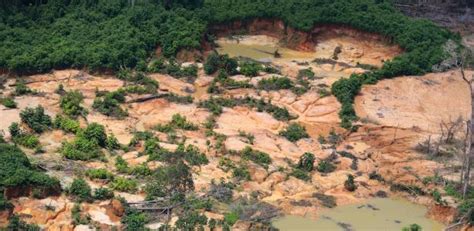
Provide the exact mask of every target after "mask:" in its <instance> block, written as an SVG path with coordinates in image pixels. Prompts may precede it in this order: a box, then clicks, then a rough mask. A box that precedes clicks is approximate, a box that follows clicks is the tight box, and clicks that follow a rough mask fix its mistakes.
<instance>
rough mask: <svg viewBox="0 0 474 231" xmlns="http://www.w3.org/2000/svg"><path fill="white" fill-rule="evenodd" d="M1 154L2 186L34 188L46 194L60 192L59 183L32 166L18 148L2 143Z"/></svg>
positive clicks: (0, 178) (0, 177)
mask: <svg viewBox="0 0 474 231" xmlns="http://www.w3.org/2000/svg"><path fill="white" fill-rule="evenodd" d="M0 153H1V155H0V186H3V187H16V186H34V187H35V188H37V189H39V190H40V191H44V192H58V191H60V189H61V188H60V185H59V181H58V180H57V179H56V178H52V177H50V176H48V175H46V174H44V173H42V172H40V171H39V170H38V169H36V168H35V167H34V166H32V164H31V163H30V161H29V160H28V157H27V156H26V155H25V153H24V152H23V151H22V150H21V149H19V148H18V147H16V146H13V145H9V144H6V143H0ZM0 189H1V187H0ZM0 192H1V190H0Z"/></svg>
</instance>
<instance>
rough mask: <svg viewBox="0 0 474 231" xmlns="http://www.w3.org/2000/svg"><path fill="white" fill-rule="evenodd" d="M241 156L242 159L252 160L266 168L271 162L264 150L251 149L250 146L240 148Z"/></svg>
mask: <svg viewBox="0 0 474 231" xmlns="http://www.w3.org/2000/svg"><path fill="white" fill-rule="evenodd" d="M241 156H242V157H243V158H244V159H248V160H251V161H252V162H254V163H256V164H258V165H261V166H263V167H264V168H267V167H268V165H269V164H271V163H272V159H271V158H270V155H268V154H267V153H264V152H260V151H257V150H253V149H252V148H251V147H249V146H247V147H245V148H244V150H242V154H241Z"/></svg>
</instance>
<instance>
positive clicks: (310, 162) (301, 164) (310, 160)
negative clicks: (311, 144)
mask: <svg viewBox="0 0 474 231" xmlns="http://www.w3.org/2000/svg"><path fill="white" fill-rule="evenodd" d="M314 160H315V157H314V154H313V153H309V152H305V153H304V154H303V155H302V156H301V157H300V160H299V161H298V165H297V168H299V169H301V170H304V171H307V172H311V171H313V167H314Z"/></svg>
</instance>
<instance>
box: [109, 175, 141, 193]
mask: <svg viewBox="0 0 474 231" xmlns="http://www.w3.org/2000/svg"><path fill="white" fill-rule="evenodd" d="M109 186H110V188H112V189H114V190H117V191H121V192H129V193H133V192H136V191H137V190H138V182H137V181H136V180H133V179H127V178H125V177H114V179H113V180H112V182H110V184H109Z"/></svg>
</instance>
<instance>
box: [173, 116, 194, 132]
mask: <svg viewBox="0 0 474 231" xmlns="http://www.w3.org/2000/svg"><path fill="white" fill-rule="evenodd" d="M170 123H171V124H172V125H173V126H175V127H177V128H180V129H183V130H197V129H198V127H197V126H196V125H194V124H192V123H191V122H189V121H188V120H187V119H186V117H185V116H182V115H180V114H174V115H173V117H172V118H171V122H170Z"/></svg>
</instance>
